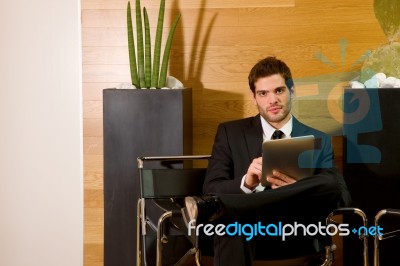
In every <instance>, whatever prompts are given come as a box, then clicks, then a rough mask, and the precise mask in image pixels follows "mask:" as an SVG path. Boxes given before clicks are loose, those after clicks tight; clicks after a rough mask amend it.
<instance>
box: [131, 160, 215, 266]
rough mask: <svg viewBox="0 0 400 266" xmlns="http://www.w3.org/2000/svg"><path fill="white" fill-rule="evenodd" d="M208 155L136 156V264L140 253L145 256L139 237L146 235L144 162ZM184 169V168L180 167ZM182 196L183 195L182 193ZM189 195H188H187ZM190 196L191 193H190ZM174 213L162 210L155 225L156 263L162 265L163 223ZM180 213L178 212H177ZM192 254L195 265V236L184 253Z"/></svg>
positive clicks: (197, 257) (196, 259) (197, 256)
mask: <svg viewBox="0 0 400 266" xmlns="http://www.w3.org/2000/svg"><path fill="white" fill-rule="evenodd" d="M209 158H210V155H182V156H143V157H139V158H137V164H138V169H139V176H140V198H139V200H138V202H137V227H136V232H137V239H136V241H137V249H138V251H137V256H136V265H138V266H139V265H142V255H143V257H144V256H145V255H144V254H145V253H144V252H143V245H142V241H141V238H142V237H143V238H144V237H145V235H146V225H147V224H148V221H147V219H146V216H145V215H144V214H145V198H144V197H143V194H144V193H143V183H144V180H143V178H144V177H143V175H142V170H143V169H144V164H145V162H147V161H160V162H161V161H195V160H208V159H209ZM182 170H184V168H183V169H182ZM182 196H183V195H182ZM187 196H189V195H187ZM191 196H192V195H191ZM174 215H175V214H174V213H173V212H172V211H167V212H164V213H163V214H162V215H161V216H160V217H159V219H158V223H157V227H156V231H157V234H156V252H157V254H156V265H157V266H161V265H162V251H163V244H165V243H167V242H168V238H167V236H166V235H165V234H164V224H165V222H166V221H167V220H168V219H170V218H172V217H173V216H174ZM179 215H180V214H179ZM188 253H189V254H194V255H195V262H196V264H197V265H199V266H200V265H201V264H200V250H199V248H198V246H197V238H196V239H195V243H194V247H193V248H192V249H190V250H189V251H188V252H187V253H186V254H188ZM144 264H145V265H146V264H147V263H146V260H144Z"/></svg>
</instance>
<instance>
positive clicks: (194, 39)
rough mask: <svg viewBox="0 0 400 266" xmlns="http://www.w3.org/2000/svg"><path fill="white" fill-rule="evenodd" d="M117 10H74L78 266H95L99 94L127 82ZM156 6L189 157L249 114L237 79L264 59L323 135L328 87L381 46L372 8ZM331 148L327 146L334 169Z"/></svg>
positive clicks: (359, 4) (90, 0)
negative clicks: (189, 111)
mask: <svg viewBox="0 0 400 266" xmlns="http://www.w3.org/2000/svg"><path fill="white" fill-rule="evenodd" d="M142 2H143V1H142ZM126 4H127V1H126V0H83V1H82V3H81V9H82V63H83V91H82V96H83V103H82V105H83V137H84V179H85V180H84V189H85V191H84V192H85V228H84V237H85V239H84V264H85V266H100V265H103V230H104V224H103V219H104V218H103V217H104V216H103V215H104V213H103V198H102V195H103V119H102V116H103V114H102V100H103V98H102V93H103V89H106V88H112V87H116V86H118V85H119V84H120V83H123V82H129V81H130V74H129V65H128V50H127V39H126V21H125V16H126V14H125V13H126ZM158 4H159V1H158V0H148V1H146V4H145V5H146V7H147V9H148V13H149V16H150V23H151V25H152V30H153V31H154V27H155V26H154V25H155V17H156V16H157V8H158ZM166 7H167V9H166V16H165V24H164V26H165V31H167V30H168V27H169V25H170V24H171V20H172V19H173V17H174V16H175V15H176V14H177V13H178V12H179V13H181V14H182V20H181V22H180V24H179V26H178V28H177V32H176V36H175V39H174V43H173V48H172V51H171V59H170V74H171V75H173V76H175V77H177V78H178V79H180V80H181V81H183V82H184V84H185V86H187V87H192V88H193V110H194V112H193V114H194V116H193V138H194V139H193V152H194V153H195V154H209V153H210V152H211V147H212V143H213V140H214V136H215V132H216V129H217V126H218V124H219V123H220V122H223V121H225V120H233V119H239V118H243V117H246V116H252V115H255V114H256V113H257V110H256V109H255V106H254V105H253V103H252V100H251V95H250V93H249V88H248V84H247V75H248V72H249V70H250V68H251V67H252V66H253V65H254V63H256V62H257V61H258V60H259V59H261V58H263V57H265V56H267V55H275V56H277V57H279V58H281V59H283V60H284V61H285V62H286V63H287V64H288V65H289V66H290V68H291V69H292V73H293V75H294V77H295V83H296V86H297V87H296V90H297V91H296V100H295V101H296V102H295V104H294V112H296V115H297V116H298V117H299V118H300V119H304V120H306V121H309V122H310V123H316V124H318V125H323V126H324V127H325V128H329V127H330V126H331V124H332V116H333V115H338V116H340V115H341V114H340V111H338V109H332V110H336V111H334V112H336V114H333V113H332V112H331V111H329V110H328V105H332V104H334V105H335V104H338V102H337V100H336V97H337V96H338V95H339V96H340V93H341V90H340V89H339V90H336V88H341V87H342V82H343V81H346V79H348V78H349V75H350V74H351V73H352V71H354V73H357V71H358V70H359V69H360V62H358V60H359V59H360V57H361V56H362V55H363V54H364V53H365V52H367V51H368V50H373V49H376V48H377V47H379V46H381V45H383V44H384V43H385V42H386V38H385V35H384V34H383V32H382V30H381V29H380V26H379V24H378V22H377V20H376V19H375V16H374V12H373V1H372V0H327V1H315V0H248V1H237V0H213V1H197V0H189V1H186V0H185V1H166ZM152 34H154V33H152ZM153 37H154V36H153ZM164 38H165V36H164ZM164 40H165V39H164ZM318 55H319V56H318ZM321 55H323V56H325V58H326V59H325V60H321ZM318 58H319V59H318ZM349 73H350V74H349ZM347 81H348V80H347ZM330 112H331V113H330ZM341 141H342V140H341V139H340V136H338V137H334V141H333V142H334V148H335V153H336V162H337V163H338V164H339V167H340V164H341V162H342V155H341V154H342V153H343V150H342V147H341V143H342V142H341ZM336 263H337V262H336ZM336 265H340V264H336Z"/></svg>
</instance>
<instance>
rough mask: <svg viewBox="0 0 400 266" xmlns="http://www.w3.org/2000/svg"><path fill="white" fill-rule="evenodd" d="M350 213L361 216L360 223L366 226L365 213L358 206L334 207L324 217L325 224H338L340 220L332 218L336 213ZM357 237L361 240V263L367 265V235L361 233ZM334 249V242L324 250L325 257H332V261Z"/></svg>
mask: <svg viewBox="0 0 400 266" xmlns="http://www.w3.org/2000/svg"><path fill="white" fill-rule="evenodd" d="M352 214H355V215H357V216H359V217H361V220H362V225H363V226H364V227H365V228H367V227H368V219H367V215H366V214H365V213H364V212H363V211H362V210H361V209H358V208H339V209H336V210H334V211H333V212H331V213H330V214H329V215H328V217H327V218H326V224H327V226H328V225H330V224H336V225H338V224H340V222H337V221H335V220H334V219H333V217H334V216H337V215H352ZM359 239H360V240H362V241H363V265H364V266H368V264H369V261H368V235H367V234H364V233H362V234H361V235H360V236H359ZM334 250H336V246H335V245H334V244H332V245H331V248H329V247H327V250H326V252H327V253H326V258H327V259H329V258H332V261H333V255H334V254H333V253H334ZM324 265H325V264H324ZM328 265H329V264H328Z"/></svg>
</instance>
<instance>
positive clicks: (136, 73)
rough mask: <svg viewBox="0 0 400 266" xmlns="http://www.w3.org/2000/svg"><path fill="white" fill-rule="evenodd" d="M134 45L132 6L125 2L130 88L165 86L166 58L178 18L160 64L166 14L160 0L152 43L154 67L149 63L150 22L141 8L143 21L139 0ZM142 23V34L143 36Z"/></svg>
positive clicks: (136, 9)
mask: <svg viewBox="0 0 400 266" xmlns="http://www.w3.org/2000/svg"><path fill="white" fill-rule="evenodd" d="M135 11H136V12H135V13H136V46H135V38H134V33H133V26H132V14H131V4H130V1H128V7H127V29H128V50H129V65H130V72H131V81H132V85H135V86H136V87H137V88H150V87H154V88H162V87H165V83H166V79H167V69H168V61H169V55H170V52H171V45H172V40H173V37H174V33H175V29H176V26H177V25H178V22H179V20H180V17H181V15H178V16H176V18H175V20H174V21H173V23H172V26H171V29H170V31H169V34H168V38H167V41H166V43H165V46H164V54H163V59H162V62H161V66H160V61H161V46H162V35H163V24H164V13H165V0H161V2H160V9H159V13H158V22H157V31H156V38H155V42H154V52H153V65H152V64H151V39H150V23H149V18H148V14H147V11H146V8H145V7H144V8H143V20H144V23H143V20H142V13H141V6H140V0H136V5H135ZM143 24H144V35H143Z"/></svg>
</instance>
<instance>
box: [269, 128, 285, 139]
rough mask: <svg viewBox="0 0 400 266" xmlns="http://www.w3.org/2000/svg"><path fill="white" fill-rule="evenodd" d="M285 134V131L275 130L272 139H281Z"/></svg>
mask: <svg viewBox="0 0 400 266" xmlns="http://www.w3.org/2000/svg"><path fill="white" fill-rule="evenodd" d="M282 136H283V132H282V131H280V130H275V131H274V134H272V137H271V139H280V138H282Z"/></svg>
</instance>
